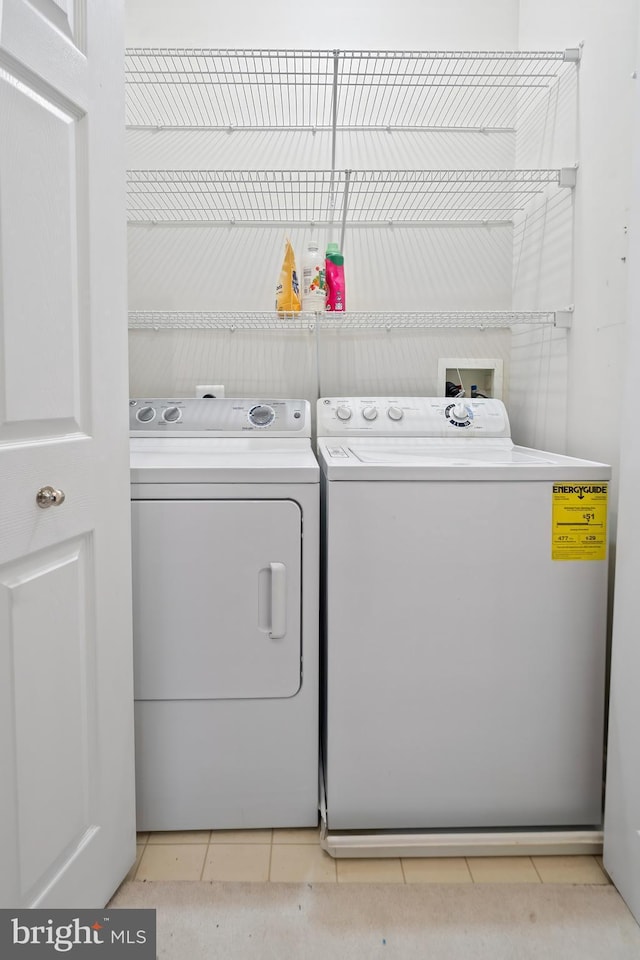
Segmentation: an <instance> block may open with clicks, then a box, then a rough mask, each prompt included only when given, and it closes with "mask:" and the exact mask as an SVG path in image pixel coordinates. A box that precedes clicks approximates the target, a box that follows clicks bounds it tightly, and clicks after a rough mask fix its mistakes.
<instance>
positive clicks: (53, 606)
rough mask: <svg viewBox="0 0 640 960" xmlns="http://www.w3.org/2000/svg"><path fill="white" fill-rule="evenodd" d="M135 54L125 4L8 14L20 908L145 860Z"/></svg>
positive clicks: (96, 895) (3, 295)
mask: <svg viewBox="0 0 640 960" xmlns="http://www.w3.org/2000/svg"><path fill="white" fill-rule="evenodd" d="M88 51H90V54H89V53H88ZM123 61H124V29H123V9H122V2H121V0H110V2H109V3H104V4H103V3H91V4H86V3H83V2H73V0H32V2H27V0H2V2H0V358H2V359H0V490H2V498H0V530H1V531H2V535H1V536H0V770H2V774H3V775H2V776H1V777H0V850H2V857H0V906H3V907H8V906H11V907H19V906H32V907H35V906H42V907H49V908H51V907H56V906H65V907H69V906H73V907H76V908H80V907H84V906H86V907H98V906H102V905H104V904H105V903H106V902H107V900H108V898H109V896H110V895H111V893H112V892H113V891H114V889H115V888H116V887H117V886H118V884H119V883H120V881H121V880H122V878H123V877H124V875H125V874H126V872H127V870H128V868H129V866H130V865H131V863H132V862H133V859H134V857H135V804H134V767H133V670H132V649H131V610H130V598H131V586H130V544H129V523H130V490H129V449H128V403H127V399H128V377H127V359H126V358H127V329H126V317H127V314H126V309H127V303H126V203H125V185H124V179H125V178H124V169H125V158H124V122H123V117H124V79H123V78H124V69H123V67H124V63H123ZM47 485H51V486H52V487H55V488H58V489H60V490H62V491H64V494H65V499H64V502H63V503H61V504H59V505H57V506H52V507H51V506H50V507H48V508H47V509H41V508H40V507H39V506H38V504H37V502H36V494H37V492H38V490H39V489H41V488H42V487H44V486H47ZM97 664H99V669H97Z"/></svg>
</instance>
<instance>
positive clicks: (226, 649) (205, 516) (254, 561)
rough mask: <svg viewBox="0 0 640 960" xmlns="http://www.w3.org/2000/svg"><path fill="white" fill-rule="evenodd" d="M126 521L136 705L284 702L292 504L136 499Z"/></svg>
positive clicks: (292, 664)
mask: <svg viewBox="0 0 640 960" xmlns="http://www.w3.org/2000/svg"><path fill="white" fill-rule="evenodd" d="M132 517H133V524H132V526H133V531H132V535H133V624H134V628H133V629H134V671H135V689H136V699H137V700H185V699H201V700H207V699H231V698H233V699H238V698H249V697H251V698H255V697H292V696H294V695H295V694H296V693H297V691H298V690H299V688H300V656H301V638H300V552H301V513H300V508H299V506H298V505H297V504H296V503H294V502H293V501H291V500H140V501H134V502H133V503H132ZM276 621H280V623H279V624H277V623H276Z"/></svg>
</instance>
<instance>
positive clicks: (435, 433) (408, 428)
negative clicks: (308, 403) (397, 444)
mask: <svg viewBox="0 0 640 960" xmlns="http://www.w3.org/2000/svg"><path fill="white" fill-rule="evenodd" d="M317 417H318V436H319V437H339V436H342V437H344V436H376V437H394V436H398V437H464V436H470V437H478V436H482V437H502V438H504V437H510V436H511V429H510V426H509V418H508V416H507V411H506V408H505V406H504V404H503V402H502V401H501V400H494V399H484V398H480V397H479V398H477V399H465V398H460V397H457V398H456V399H452V398H451V397H321V398H320V400H318V407H317Z"/></svg>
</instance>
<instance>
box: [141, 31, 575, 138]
mask: <svg viewBox="0 0 640 960" xmlns="http://www.w3.org/2000/svg"><path fill="white" fill-rule="evenodd" d="M579 59H580V49H579V48H572V49H568V50H560V51H545V52H540V51H404V52H402V51H383V50H378V51H356V50H215V49H204V48H203V49H184V48H144V47H131V48H129V49H127V51H126V78H127V85H126V89H127V124H128V125H129V126H130V127H133V128H152V129H156V128H163V127H168V128H178V129H203V128H204V129H226V130H234V129H253V130H282V129H290V130H300V129H309V130H314V131H315V130H334V131H335V130H363V129H372V130H378V129H382V130H389V131H391V130H441V129H462V130H483V131H489V130H503V129H513V128H514V126H515V124H516V122H521V120H522V118H523V116H525V115H526V114H527V113H528V112H529V111H530V110H532V109H534V108H535V106H536V104H538V103H539V102H540V101H541V100H542V99H543V98H544V97H545V96H546V95H547V93H548V92H549V90H550V88H551V87H552V85H553V84H555V83H556V82H557V80H558V78H559V77H560V76H561V75H562V74H563V73H564V71H566V70H571V69H575V63H576V62H577V61H578V60H579Z"/></svg>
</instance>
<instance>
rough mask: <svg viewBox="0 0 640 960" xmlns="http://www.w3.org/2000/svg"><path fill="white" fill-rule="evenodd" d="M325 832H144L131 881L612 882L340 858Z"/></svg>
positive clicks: (509, 864) (517, 860) (436, 862)
mask: <svg viewBox="0 0 640 960" xmlns="http://www.w3.org/2000/svg"><path fill="white" fill-rule="evenodd" d="M319 838H320V831H319V830H318V829H311V830H211V831H209V830H193V831H187V832H184V833H175V832H167V833H139V834H138V856H137V858H136V862H135V864H134V865H133V867H132V868H131V870H130V871H129V875H128V877H127V879H128V880H250V881H257V882H266V881H271V882H274V883H277V882H281V883H287V882H288V883H301V882H304V881H306V882H309V883H574V884H594V883H598V884H603V883H604V884H606V883H609V882H610V881H609V878H608V877H607V875H606V873H605V872H604V870H603V868H602V860H601V858H600V857H591V856H576V857H568V856H560V857H467V858H464V857H453V858H442V857H437V858H432V857H424V858H417V857H410V858H384V859H340V860H335V859H333V857H330V856H329V855H328V854H327V853H325V851H324V850H322V848H321V847H320V843H319Z"/></svg>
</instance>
